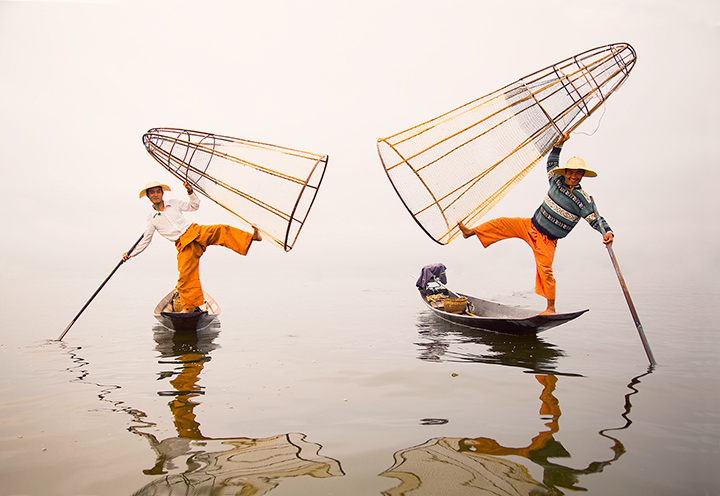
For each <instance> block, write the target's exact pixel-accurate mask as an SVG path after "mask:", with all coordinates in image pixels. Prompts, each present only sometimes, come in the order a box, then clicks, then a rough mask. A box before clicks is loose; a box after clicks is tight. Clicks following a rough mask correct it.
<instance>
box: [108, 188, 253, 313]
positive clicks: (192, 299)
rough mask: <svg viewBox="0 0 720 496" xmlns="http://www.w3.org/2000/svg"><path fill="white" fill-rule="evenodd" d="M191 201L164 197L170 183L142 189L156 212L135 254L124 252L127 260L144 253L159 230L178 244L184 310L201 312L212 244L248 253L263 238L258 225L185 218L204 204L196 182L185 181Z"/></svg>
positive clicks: (240, 252)
mask: <svg viewBox="0 0 720 496" xmlns="http://www.w3.org/2000/svg"><path fill="white" fill-rule="evenodd" d="M183 186H185V190H186V191H187V194H188V200H187V201H185V200H175V199H168V200H163V193H164V192H165V191H170V186H168V185H166V184H160V183H159V182H157V181H153V182H149V183H147V184H146V185H145V187H144V188H143V189H142V190H141V191H140V198H142V197H143V196H147V197H148V199H149V200H150V203H152V205H153V212H152V213H151V214H150V215H149V216H148V218H147V227H146V228H145V233H144V234H143V237H142V240H141V241H140V243H139V244H138V245H137V246H136V247H135V249H134V250H133V251H132V253H131V254H129V255H128V254H127V253H123V257H122V258H123V261H127V260H128V259H129V258H130V257H134V256H137V255H139V254H140V253H142V251H143V250H144V249H145V248H147V246H148V245H149V244H150V241H152V237H153V233H154V232H155V231H157V232H159V233H160V234H161V235H162V236H163V237H164V238H167V239H168V240H170V241H172V242H174V243H175V248H177V251H178V255H177V260H178V272H179V273H180V277H179V278H178V283H177V291H178V293H179V294H180V302H181V303H182V308H183V310H182V311H183V312H198V311H200V309H199V307H200V305H202V304H203V303H204V302H205V298H204V296H203V290H202V286H201V285H200V271H199V265H200V257H201V256H202V254H203V253H204V252H205V249H206V248H207V247H208V246H209V245H220V246H224V247H226V248H230V249H231V250H233V251H234V252H236V253H239V254H240V255H247V252H248V249H249V248H250V245H251V244H252V242H253V241H262V236H261V235H260V232H259V231H258V228H257V227H256V226H255V225H253V226H252V227H253V233H252V234H250V233H248V232H245V231H242V230H240V229H237V228H235V227H232V226H228V225H224V224H216V225H211V226H200V225H198V224H195V223H190V222H189V221H187V220H186V219H185V216H184V215H183V212H194V211H195V210H197V209H198V208H199V207H200V198H199V197H198V196H197V195H196V194H195V192H194V191H193V189H192V185H191V184H190V183H189V182H187V181H186V182H184V183H183Z"/></svg>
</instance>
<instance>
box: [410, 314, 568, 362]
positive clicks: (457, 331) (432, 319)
mask: <svg viewBox="0 0 720 496" xmlns="http://www.w3.org/2000/svg"><path fill="white" fill-rule="evenodd" d="M417 327H418V332H419V334H420V337H421V338H422V339H423V340H425V342H421V343H417V346H418V347H419V348H420V356H419V358H420V359H421V360H430V361H446V362H480V363H487V364H499V365H506V366H511V367H520V368H524V369H528V370H529V371H533V372H536V373H553V374H555V375H577V374H560V373H558V372H557V371H556V370H555V369H556V365H557V361H558V359H559V358H561V357H563V356H565V352H564V351H563V350H561V349H560V348H558V347H556V346H555V345H553V344H550V343H548V342H546V341H545V340H544V339H543V338H539V337H537V336H536V335H532V334H531V335H525V336H513V335H509V334H498V333H494V332H490V331H483V330H480V329H472V328H469V327H463V326H459V325H455V324H452V323H450V322H446V321H444V320H441V319H439V318H438V317H436V316H435V315H434V314H431V313H428V312H425V313H422V314H420V315H419V317H418V323H417ZM467 344H476V345H478V346H479V347H480V348H482V351H480V352H478V353H465V352H457V351H453V350H452V348H453V346H454V345H467Z"/></svg>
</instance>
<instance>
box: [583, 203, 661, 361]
mask: <svg viewBox="0 0 720 496" xmlns="http://www.w3.org/2000/svg"><path fill="white" fill-rule="evenodd" d="M590 202H591V203H592V208H593V212H595V215H596V216H597V218H598V222H599V223H600V232H602V235H603V236H605V232H606V231H605V227H604V226H603V224H602V221H601V220H600V214H599V213H598V211H597V207H596V206H595V200H593V197H592V196H591V197H590ZM605 247H606V248H607V250H608V254H609V255H610V260H612V264H613V267H615V273H616V274H617V276H618V280H619V281H620V287H621V288H622V291H623V294H624V295H625V301H627V304H628V307H629V308H630V313H631V314H632V317H633V320H634V321H635V327H637V330H638V334H639V335H640V340H641V341H642V344H643V348H645V354H646V355H647V357H648V360H649V361H650V366H651V367H654V366H655V364H656V363H657V362H655V357H653V354H652V350H650V343H648V340H647V338H646V337H645V331H643V328H642V324H641V323H640V317H638V314H637V312H636V311H635V305H633V302H632V298H630V292H629V291H628V288H627V285H625V279H624V278H623V276H622V274H621V273H620V266H619V265H618V262H617V259H616V258H615V252H614V251H613V249H612V245H610V244H606V245H605Z"/></svg>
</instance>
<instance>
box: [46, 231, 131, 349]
mask: <svg viewBox="0 0 720 496" xmlns="http://www.w3.org/2000/svg"><path fill="white" fill-rule="evenodd" d="M144 235H145V233H143V235H142V236H140V237H139V238H138V240H137V241H135V244H134V245H132V248H130V249H129V250H128V255H129V254H130V253H131V252H132V251H133V250H134V249H135V247H136V246H137V245H138V243H139V242H140V240H141V239H143V236H144ZM124 262H125V260H123V259H120V262H118V264H117V265H116V266H115V268H114V269H113V271H112V272H110V275H109V276H107V277H106V278H105V280H104V281H103V282H102V284H101V285H100V287H99V288H97V290H96V291H95V293H93V295H92V296H91V297H90V299H89V300H88V301H87V303H85V305H84V306H83V307H82V308H81V309H80V311H79V312H78V314H77V315H76V316H75V318H74V319H72V322H70V324H69V325H68V326H67V327H66V328H65V330H64V331H63V333H62V334H60V337H59V338H57V340H58V341H62V339H63V338H64V337H65V334H67V332H68V331H69V330H70V328H71V327H72V325H73V324H74V323H75V321H76V320H77V319H78V318H79V317H80V314H81V313H83V312H84V311H85V309H86V308H87V307H88V305H89V304H90V302H91V301H93V298H95V297H96V296H97V294H98V293H99V292H100V290H101V289H102V288H103V286H105V283H106V282H108V281H109V280H110V278H111V277H112V276H113V274H114V273H115V271H116V270H118V269H119V268H120V266H121V265H122V264H123V263H124Z"/></svg>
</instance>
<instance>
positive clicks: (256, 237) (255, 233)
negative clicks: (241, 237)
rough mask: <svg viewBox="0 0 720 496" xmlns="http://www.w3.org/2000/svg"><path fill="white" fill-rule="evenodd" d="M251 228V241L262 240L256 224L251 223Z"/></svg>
mask: <svg viewBox="0 0 720 496" xmlns="http://www.w3.org/2000/svg"><path fill="white" fill-rule="evenodd" d="M252 228H253V235H252V240H253V241H262V236H261V235H260V231H258V228H257V226H256V225H255V224H253V226H252Z"/></svg>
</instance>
